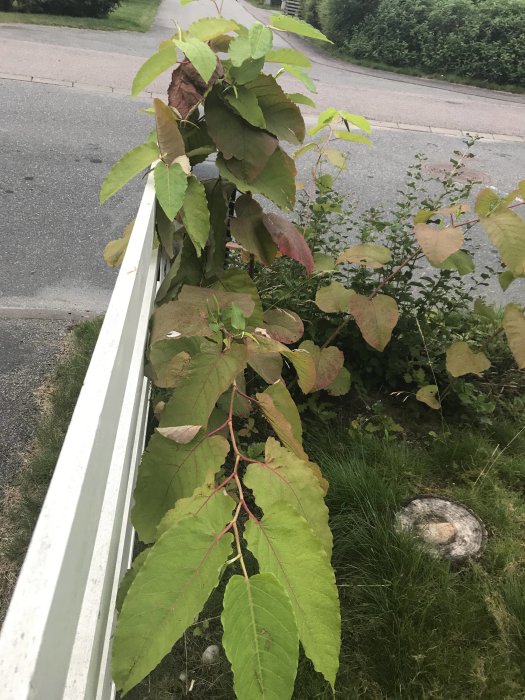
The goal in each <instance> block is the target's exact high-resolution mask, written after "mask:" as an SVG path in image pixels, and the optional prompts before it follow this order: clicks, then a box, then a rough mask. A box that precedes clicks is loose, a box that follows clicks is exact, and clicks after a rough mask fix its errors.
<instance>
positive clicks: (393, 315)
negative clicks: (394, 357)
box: [348, 294, 399, 352]
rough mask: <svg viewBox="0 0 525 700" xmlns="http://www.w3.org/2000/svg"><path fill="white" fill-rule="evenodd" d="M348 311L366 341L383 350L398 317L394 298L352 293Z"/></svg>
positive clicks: (380, 350)
mask: <svg viewBox="0 0 525 700" xmlns="http://www.w3.org/2000/svg"><path fill="white" fill-rule="evenodd" d="M348 303H349V307H350V313H351V314H352V316H353V317H354V319H355V322H356V323H357V325H358V326H359V330H360V331H361V334H362V336H363V338H364V339H365V340H366V342H367V343H368V344H369V345H371V346H372V347H373V348H375V349H376V350H379V352H383V350H384V349H385V348H386V346H387V345H388V343H389V342H390V338H391V337H392V331H393V329H394V328H395V326H396V324H397V321H398V319H399V311H398V308H397V304H396V301H395V299H393V298H392V297H389V296H386V295H385V294H378V295H377V296H375V297H374V298H373V299H369V298H368V297H365V296H362V295H361V294H354V295H353V296H352V297H351V298H350V300H349V302H348Z"/></svg>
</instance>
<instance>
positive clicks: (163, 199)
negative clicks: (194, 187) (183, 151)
mask: <svg viewBox="0 0 525 700" xmlns="http://www.w3.org/2000/svg"><path fill="white" fill-rule="evenodd" d="M154 178H155V192H156V194H157V199H158V200H159V204H160V206H161V207H162V208H163V209H164V213H165V214H166V216H167V217H168V219H170V220H171V221H173V219H174V218H175V217H176V216H177V214H178V213H179V211H180V209H181V207H182V205H183V203H184V197H185V195H186V188H187V187H188V176H187V175H186V173H185V172H184V170H183V169H182V168H181V166H180V165H179V163H173V165H166V164H165V163H163V162H160V163H157V165H156V166H155V170H154Z"/></svg>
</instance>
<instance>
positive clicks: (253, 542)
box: [101, 15, 525, 700]
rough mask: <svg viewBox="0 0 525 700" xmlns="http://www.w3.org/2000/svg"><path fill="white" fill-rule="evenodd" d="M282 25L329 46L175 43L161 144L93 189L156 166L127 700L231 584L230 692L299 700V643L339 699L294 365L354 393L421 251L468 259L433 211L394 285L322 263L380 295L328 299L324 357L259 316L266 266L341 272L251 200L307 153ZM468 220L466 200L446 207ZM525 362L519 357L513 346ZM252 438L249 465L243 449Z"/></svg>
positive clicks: (219, 28) (334, 607)
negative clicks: (154, 265)
mask: <svg viewBox="0 0 525 700" xmlns="http://www.w3.org/2000/svg"><path fill="white" fill-rule="evenodd" d="M273 31H291V32H295V33H297V34H300V35H302V36H306V37H310V38H313V39H319V40H324V39H325V37H324V36H323V35H322V34H321V33H320V32H319V31H318V30H316V29H314V28H313V27H311V26H310V25H308V24H306V23H305V22H303V21H301V20H298V19H295V18H291V17H285V16H284V15H272V16H271V18H270V24H269V25H268V26H264V25H262V24H261V23H258V22H257V23H255V24H254V25H252V26H251V27H250V28H249V29H247V28H245V27H242V26H240V25H239V24H238V23H237V22H235V21H233V20H228V19H225V18H223V17H221V16H219V17H218V18H215V19H212V18H207V19H201V20H197V21H196V22H194V23H192V24H191V25H190V26H189V27H188V29H187V30H186V31H184V32H183V31H182V29H180V28H178V31H177V33H176V34H175V36H174V37H173V38H172V39H171V40H168V41H167V42H164V43H163V44H162V45H161V48H160V49H159V51H158V52H157V53H156V54H154V56H152V57H151V58H150V59H148V61H147V62H146V63H145V64H144V65H143V66H142V68H141V69H140V70H139V72H138V74H137V76H136V78H135V80H134V83H133V93H134V94H138V93H140V92H141V91H142V90H143V89H144V88H145V87H146V86H147V85H148V84H149V83H150V82H151V81H152V80H154V79H155V78H156V77H157V76H158V75H160V74H161V73H162V72H164V71H165V70H166V69H167V68H169V67H171V66H173V65H176V68H175V70H174V71H173V75H172V81H171V84H170V87H169V89H168V102H169V104H168V105H166V104H165V103H164V102H162V101H161V100H159V99H155V100H154V103H153V109H152V110H151V111H152V113H153V114H154V116H155V120H156V128H155V130H154V131H153V132H152V133H151V135H150V137H149V138H148V139H147V141H146V142H145V143H144V144H142V145H141V146H138V147H137V148H135V149H133V150H132V151H130V152H129V153H127V154H126V155H124V156H123V157H122V159H121V160H120V161H119V162H118V163H116V164H115V165H114V166H113V168H112V169H111V170H110V172H109V173H108V175H107V176H106V179H105V181H104V183H103V185H102V189H101V201H102V202H103V201H105V200H106V199H107V198H108V197H110V196H112V195H113V194H114V193H115V192H116V191H118V190H119V189H120V187H122V186H123V185H124V184H126V182H127V181H128V180H130V179H131V178H132V177H134V176H135V175H137V174H138V173H140V172H142V171H143V170H144V169H145V168H148V169H150V171H151V172H152V173H153V181H154V185H155V191H156V197H157V202H158V206H157V221H156V232H157V236H158V241H159V244H160V246H161V247H162V250H163V252H164V254H165V255H166V256H167V257H168V259H169V261H170V268H169V270H168V273H167V275H166V277H165V278H164V280H163V282H162V284H161V286H160V288H159V290H158V294H157V308H156V309H155V311H154V313H153V316H152V322H151V337H150V344H149V348H148V354H147V373H148V376H149V377H150V378H151V379H152V380H153V382H154V383H155V385H156V386H157V387H159V388H160V389H162V390H174V391H173V392H172V394H171V396H166V398H167V400H166V401H163V402H162V404H158V405H157V407H156V415H157V417H158V427H157V428H156V431H155V433H154V434H153V436H152V437H151V439H150V441H149V443H148V447H147V449H146V451H145V453H144V456H143V459H142V463H141V465H140V469H139V474H138V480H137V485H136V488H135V494H134V499H135V503H134V507H133V512H132V522H133V525H134V527H135V529H136V531H137V533H138V536H139V538H140V540H141V541H142V542H143V543H144V544H145V545H146V548H145V549H144V550H143V551H142V552H141V553H140V554H139V555H138V557H137V558H136V559H135V561H134V563H133V566H132V569H131V570H130V572H129V573H128V575H127V576H126V579H125V581H124V583H123V588H122V590H121V596H120V597H121V598H122V599H123V602H122V608H121V611H120V614H119V618H118V623H117V627H116V631H115V637H114V644H113V677H114V680H115V683H116V685H117V688H118V689H119V690H121V691H122V692H123V693H127V692H128V691H129V690H130V689H131V688H133V687H134V686H135V685H136V684H137V683H139V682H140V681H141V680H142V679H143V678H144V677H145V676H146V675H147V674H148V673H149V672H150V671H151V670H152V669H153V668H154V667H155V666H156V665H157V664H158V663H159V662H160V661H161V660H162V658H163V657H164V656H165V655H166V654H167V653H169V651H170V649H171V648H172V646H173V644H175V643H176V642H177V640H179V639H180V638H181V637H182V636H183V635H184V634H185V631H186V630H187V629H188V627H189V626H191V625H192V624H193V622H194V620H195V618H196V616H198V615H199V613H200V612H201V611H202V609H203V607H204V605H205V604H206V601H207V599H208V598H209V597H210V595H211V594H212V593H213V591H214V590H215V589H216V588H217V587H218V586H221V585H224V584H225V588H224V603H223V612H222V617H221V621H222V627H223V632H224V634H223V646H224V648H225V651H226V654H227V656H228V659H229V661H230V663H231V665H232V670H233V675H234V688H235V692H236V695H237V697H239V698H249V700H252V699H255V698H256V697H260V698H262V697H267V696H269V695H273V696H275V697H279V698H283V700H284V699H285V698H289V697H291V695H292V693H293V687H294V680H295V675H296V670H297V665H298V659H299V642H301V645H302V648H303V650H304V653H305V655H306V657H308V658H309V659H310V661H311V662H312V664H313V666H314V668H315V669H316V671H317V672H318V673H319V674H321V676H322V677H323V678H324V681H323V683H324V684H325V685H329V686H330V687H331V688H332V689H333V687H334V684H335V679H336V674H337V669H338V664H339V648H340V613H339V603H338V593H337V588H336V584H335V575H334V571H333V569H332V567H331V564H330V554H331V549H332V535H331V531H330V528H329V526H328V510H327V508H326V504H325V502H324V496H325V494H326V491H327V487H328V484H327V482H326V480H325V479H324V477H323V475H322V473H321V470H320V468H319V466H318V465H317V464H316V463H314V462H312V461H311V460H310V459H309V457H308V455H307V453H306V452H305V450H304V447H303V428H302V425H301V419H300V416H299V411H298V409H297V406H296V405H295V403H294V401H293V399H292V396H291V394H290V390H289V389H290V388H291V385H290V384H289V386H287V384H286V383H285V381H284V380H283V367H284V364H285V363H287V364H288V365H289V366H290V367H293V368H294V371H295V375H296V376H295V378H294V380H293V382H295V381H296V382H297V384H298V386H299V388H300V390H301V391H302V392H303V393H304V394H307V395H309V394H314V393H316V392H319V391H321V390H326V391H327V392H328V393H329V394H331V395H335V396H341V395H344V394H345V393H346V392H348V390H349V388H350V375H349V373H348V370H347V369H346V368H345V367H344V354H343V352H342V351H341V350H340V349H339V348H338V347H336V346H335V345H332V344H331V342H332V341H333V340H335V339H336V338H337V337H338V335H339V333H340V332H341V331H342V330H343V329H345V328H346V327H347V326H349V325H350V321H351V320H353V321H355V325H356V327H357V328H358V329H359V332H360V333H361V334H362V335H363V337H364V339H365V340H366V342H367V343H368V344H369V345H370V346H372V347H373V348H375V349H376V350H378V351H382V350H383V349H384V348H385V347H386V345H387V344H388V342H389V340H390V337H391V334H392V330H393V329H394V327H395V326H396V324H397V321H398V317H399V308H398V305H397V303H396V300H395V299H394V298H393V297H392V296H389V295H387V294H385V290H386V286H387V284H390V282H391V280H393V279H394V278H395V277H396V276H397V275H398V274H400V273H401V272H402V271H403V270H404V268H405V266H407V265H409V264H410V263H411V261H412V260H416V259H419V258H420V257H422V256H423V255H426V256H427V257H428V258H430V260H431V261H432V263H433V264H436V265H438V266H439V265H441V264H442V263H443V262H445V261H447V262H448V261H449V259H450V258H452V263H451V264H453V266H456V267H457V266H458V265H459V264H460V263H458V262H456V258H457V256H456V257H454V256H455V255H456V253H457V252H458V250H459V249H460V248H461V246H462V244H463V236H462V234H460V233H459V229H460V228H461V227H462V226H463V225H464V224H462V223H456V220H455V219H454V221H453V222H452V224H451V226H445V227H439V226H431V225H430V224H429V223H428V221H429V220H433V221H435V222H440V221H441V220H442V219H443V218H444V217H445V216H449V214H444V213H443V212H441V211H427V212H426V213H425V214H424V216H423V215H421V214H420V215H419V217H420V218H419V221H418V223H417V224H416V229H415V236H416V241H417V243H415V244H414V252H412V253H411V255H410V256H409V257H408V258H407V259H406V260H403V261H402V262H401V264H400V265H399V266H398V268H396V269H394V270H392V272H391V273H389V274H388V275H387V276H385V275H384V272H382V268H383V267H384V266H385V265H387V264H388V263H389V262H390V261H391V257H392V254H391V252H390V251H389V249H387V248H386V247H384V246H380V245H378V244H376V243H366V244H362V245H359V246H357V247H356V246H353V247H351V248H346V249H345V250H343V251H342V252H341V253H340V254H339V257H338V260H332V261H331V268H332V269H333V270H335V269H336V268H337V266H338V265H341V264H342V265H344V266H345V268H343V269H346V266H352V265H354V266H355V265H357V266H360V267H365V268H371V269H372V270H374V271H375V272H374V274H375V275H376V278H375V283H374V285H373V287H372V288H371V289H370V290H368V289H365V288H364V287H363V288H358V289H347V288H345V287H344V286H343V285H342V284H341V283H339V282H332V283H331V285H330V286H329V287H325V288H323V290H319V291H318V293H317V296H316V303H317V305H318V306H319V308H321V309H322V310H323V311H324V312H325V313H327V314H330V313H336V314H339V317H340V319H341V320H340V323H339V325H338V327H337V328H336V330H335V331H334V332H333V333H331V335H330V337H329V338H328V340H325V341H324V342H323V343H322V345H321V344H319V345H318V344H316V343H314V342H312V340H305V341H303V342H302V343H301V344H300V345H299V346H298V347H292V346H295V344H296V343H298V342H299V341H300V340H301V338H302V336H303V332H304V324H303V321H302V320H301V318H300V317H299V316H298V314H296V313H293V312H292V311H290V310H288V309H282V308H279V307H271V308H270V307H266V308H264V307H263V304H262V300H261V296H260V294H259V292H258V289H257V286H256V284H255V282H254V279H253V278H254V275H255V272H256V269H257V268H258V267H259V266H271V265H272V264H273V263H274V261H275V259H276V258H277V256H278V254H280V255H283V256H285V257H287V258H289V259H291V260H293V261H295V263H297V264H299V265H300V266H302V267H303V268H304V269H305V270H306V272H307V273H308V274H312V273H313V272H314V271H315V269H316V265H317V266H319V265H321V266H323V267H324V268H325V269H326V266H327V264H329V263H330V261H329V260H327V256H326V254H325V255H324V257H322V258H320V257H319V256H317V259H316V258H315V257H314V255H313V254H312V251H311V249H310V247H309V246H308V243H307V239H306V238H305V236H304V235H303V233H301V231H300V230H299V229H298V228H297V227H296V226H295V225H294V224H293V223H292V222H291V221H289V220H288V219H287V218H285V217H284V216H282V215H281V214H278V213H265V211H264V210H263V208H262V205H261V204H260V203H259V201H258V200H257V199H255V198H254V196H253V195H254V194H258V195H261V196H263V197H265V198H267V199H269V200H271V201H272V202H273V203H274V204H275V205H277V207H278V208H281V209H285V210H289V211H291V210H293V208H294V205H295V196H296V186H295V174H296V170H295V163H294V159H293V158H291V157H290V156H289V155H288V154H287V153H286V151H285V150H284V149H283V148H282V147H281V146H280V143H279V139H281V140H287V141H289V142H290V143H292V144H295V145H297V146H300V145H301V144H302V142H303V140H304V137H305V127H304V121H303V119H302V116H301V113H300V110H299V108H298V107H297V104H296V103H297V102H299V103H305V102H307V100H308V98H305V97H304V96H302V95H287V94H285V93H284V91H283V90H282V88H281V87H280V86H279V84H278V82H277V78H278V77H279V76H280V75H281V74H282V73H283V72H284V71H288V72H291V73H292V74H293V75H295V76H299V77H300V78H301V79H302V80H303V82H304V83H305V85H307V86H308V85H309V84H310V83H309V79H308V77H307V75H306V74H305V73H304V72H303V69H304V67H307V65H308V60H307V59H306V57H304V55H302V54H300V53H299V52H297V51H295V50H292V49H276V50H274V49H273V48H272V46H273ZM179 52H180V53H181V54H182V55H183V58H181V57H180V53H179ZM266 63H270V64H272V63H277V64H280V66H281V67H280V68H279V69H278V71H277V74H276V75H275V76H274V75H271V74H267V73H265V72H263V70H264V66H265V64H266ZM350 124H352V125H353V126H354V127H357V128H358V129H359V130H360V131H364V132H365V133H368V132H369V131H370V125H369V124H368V122H367V121H366V119H364V118H363V117H359V116H357V115H354V114H351V113H349V112H347V111H338V110H335V109H329V110H326V111H325V112H323V113H322V114H321V115H320V117H319V120H318V124H317V126H316V127H314V128H313V129H311V130H310V135H311V136H315V137H316V140H315V141H314V142H312V143H311V144H307V145H306V146H302V147H300V149H299V151H298V152H297V153H296V154H295V155H296V157H298V156H299V154H300V153H302V152H304V151H306V150H315V152H316V153H317V156H318V157H317V166H316V167H317V168H319V167H321V165H322V163H323V162H324V161H325V160H328V161H329V162H330V163H332V164H333V165H335V167H337V168H338V169H341V168H342V167H344V165H345V160H344V157H343V156H342V155H341V153H340V152H339V151H338V150H337V149H335V148H334V145H335V144H337V143H338V142H341V141H350V142H358V143H365V144H367V143H370V142H369V140H368V138H367V137H366V136H365V135H364V134H363V133H356V132H355V131H353V130H352V129H351V128H350ZM211 154H216V160H215V163H216V167H217V171H218V176H217V177H215V178H210V179H208V180H205V181H203V182H201V181H200V180H199V179H198V178H197V177H196V176H195V174H194V172H193V170H192V168H193V166H194V165H196V164H197V163H199V162H201V161H202V160H204V159H206V158H207V157H208V156H209V155H211ZM321 178H322V175H320V176H319V177H316V180H317V181H319V182H322V180H321ZM325 180H326V178H325ZM328 184H329V183H328ZM521 187H522V185H520V188H521ZM520 191H521V190H520ZM488 192H489V194H490V192H491V191H490V190H489V191H488ZM515 194H516V193H513V195H512V196H510V199H509V200H508V201H504V202H500V201H499V200H498V201H497V202H496V201H493V200H490V197H489V195H488V194H486V193H485V194H484V195H482V196H481V200H480V201H479V202H478V210H479V211H478V214H479V218H481V219H482V220H483V221H484V224H485V226H486V227H487V229H488V230H489V235H490V234H491V231H496V229H497V231H496V233H494V238H495V243H496V244H497V246H498V247H499V248H500V249H501V250H502V255H503V258H504V260H505V262H506V264H507V265H508V266H509V268H510V269H511V270H512V271H513V274H515V275H521V274H522V273H523V271H522V269H521V266H523V264H524V261H525V250H524V249H523V247H522V245H521V244H520V243H519V242H518V243H516V242H515V241H514V238H513V236H512V231H514V229H515V227H516V226H521V224H523V226H524V227H525V222H522V220H521V219H520V218H519V216H517V215H516V214H514V212H513V211H512V207H514V206H515V205H514V204H511V202H513V201H514V197H515ZM329 199H330V198H328V202H329ZM489 200H490V201H489ZM489 205H490V206H489ZM460 211H462V208H461V205H459V204H455V205H454V208H453V212H452V213H453V214H457V213H458V212H460ZM509 214H510V219H512V220H511V221H510V220H509ZM513 217H516V218H517V220H518V221H519V222H521V224H516V222H515V219H514V218H513ZM487 222H488V223H487ZM500 223H501V225H500ZM465 225H466V224H465ZM520 230H521V229H520ZM127 237H128V233H127V232H125V234H124V236H123V238H122V239H121V240H120V241H118V242H114V243H113V244H112V245H111V246H110V248H109V249H106V257H107V259H108V260H110V261H111V262H112V263H118V260H119V259H120V257H121V255H120V254H121V252H122V250H124V249H125V246H126V242H127ZM230 237H232V238H233V239H234V241H231V240H230ZM510 249H512V250H510ZM232 250H234V251H237V252H236V253H235V256H234V255H233V254H231V253H230V251H232ZM314 252H315V251H314ZM465 255H467V254H466V253H465ZM459 257H460V258H462V257H463V256H462V255H460V256H459ZM509 309H510V311H509V312H508V313H509V314H510V316H511V317H512V318H510V317H509V319H507V321H506V320H505V319H504V321H503V324H504V325H505V323H506V326H505V329H506V332H507V334H508V335H510V336H511V345H512V344H513V343H514V341H515V340H516V339H519V338H520V337H521V335H522V333H523V328H522V326H523V325H525V319H524V318H523V317H522V315H521V312H520V311H519V310H518V307H516V309H514V307H512V308H511V307H509ZM349 314H351V317H350V315H349ZM518 316H519V318H518ZM352 325H354V324H352ZM516 347H517V346H516ZM515 354H516V357H517V358H518V361H519V362H520V363H521V355H520V352H519V349H518V351H517V352H516V353H515ZM461 367H463V368H464V365H461ZM470 369H471V367H470V365H469V368H468V371H470ZM315 405H316V409H317V410H318V411H323V410H324V409H323V407H322V405H321V404H320V403H319V402H317V401H316V402H315ZM260 417H262V418H263V421H260V420H259V418H260ZM391 428H392V425H391V424H389V429H391ZM272 433H273V434H275V435H276V436H277V438H279V441H277V440H276V439H275V438H274V437H273V436H272ZM252 436H255V441H256V443H257V444H256V445H255V446H252V450H251V455H254V456H250V455H249V454H246V453H247V452H250V449H249V442H250V438H251V437H252ZM265 437H267V439H266V442H265V444H264V456H262V455H261V445H260V443H261V440H262V439H264V438H265ZM232 546H233V549H234V553H233V555H232Z"/></svg>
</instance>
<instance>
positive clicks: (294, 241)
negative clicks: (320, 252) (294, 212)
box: [263, 214, 314, 275]
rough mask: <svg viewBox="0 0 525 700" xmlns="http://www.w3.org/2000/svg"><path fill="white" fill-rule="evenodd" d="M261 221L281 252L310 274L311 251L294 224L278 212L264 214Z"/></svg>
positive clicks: (312, 269)
mask: <svg viewBox="0 0 525 700" xmlns="http://www.w3.org/2000/svg"><path fill="white" fill-rule="evenodd" d="M263 223H264V225H265V226H266V228H267V229H268V232H269V233H270V236H271V237H272V238H273V240H274V241H275V243H277V247H278V248H279V250H280V251H281V253H283V255H287V256H288V257H289V258H292V259H293V260H297V262H298V263H301V265H303V266H304V267H305V268H306V271H307V272H308V274H309V275H311V274H312V272H313V271H314V259H313V256H312V251H311V250H310V248H309V247H308V243H307V242H306V240H305V238H304V236H303V235H302V233H300V231H299V230H298V229H297V228H296V226H294V224H292V222H291V221H288V219H285V218H284V216H281V215H280V214H264V215H263Z"/></svg>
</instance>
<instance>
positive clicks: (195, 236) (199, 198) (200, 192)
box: [182, 175, 210, 257]
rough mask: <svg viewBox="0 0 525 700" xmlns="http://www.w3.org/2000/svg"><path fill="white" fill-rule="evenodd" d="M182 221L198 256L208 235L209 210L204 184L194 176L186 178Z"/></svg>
mask: <svg viewBox="0 0 525 700" xmlns="http://www.w3.org/2000/svg"><path fill="white" fill-rule="evenodd" d="M182 221H183V223H184V226H185V227H186V231H187V233H188V236H189V237H190V238H191V241H192V243H193V245H194V246H195V250H196V251H197V256H198V257H200V254H201V251H202V250H204V248H205V246H206V243H207V242H208V236H209V235H210V212H209V210H208V200H207V198H206V191H205V189H204V185H203V184H202V182H201V181H200V180H197V178H196V177H195V176H193V175H192V176H191V177H190V178H188V188H187V190H186V196H185V197H184V204H183V206H182Z"/></svg>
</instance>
